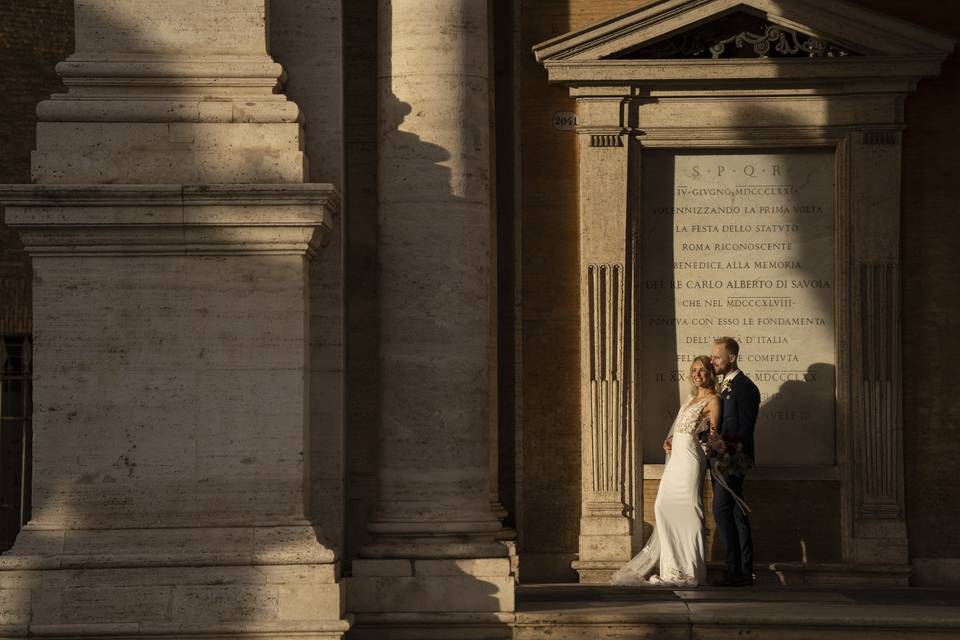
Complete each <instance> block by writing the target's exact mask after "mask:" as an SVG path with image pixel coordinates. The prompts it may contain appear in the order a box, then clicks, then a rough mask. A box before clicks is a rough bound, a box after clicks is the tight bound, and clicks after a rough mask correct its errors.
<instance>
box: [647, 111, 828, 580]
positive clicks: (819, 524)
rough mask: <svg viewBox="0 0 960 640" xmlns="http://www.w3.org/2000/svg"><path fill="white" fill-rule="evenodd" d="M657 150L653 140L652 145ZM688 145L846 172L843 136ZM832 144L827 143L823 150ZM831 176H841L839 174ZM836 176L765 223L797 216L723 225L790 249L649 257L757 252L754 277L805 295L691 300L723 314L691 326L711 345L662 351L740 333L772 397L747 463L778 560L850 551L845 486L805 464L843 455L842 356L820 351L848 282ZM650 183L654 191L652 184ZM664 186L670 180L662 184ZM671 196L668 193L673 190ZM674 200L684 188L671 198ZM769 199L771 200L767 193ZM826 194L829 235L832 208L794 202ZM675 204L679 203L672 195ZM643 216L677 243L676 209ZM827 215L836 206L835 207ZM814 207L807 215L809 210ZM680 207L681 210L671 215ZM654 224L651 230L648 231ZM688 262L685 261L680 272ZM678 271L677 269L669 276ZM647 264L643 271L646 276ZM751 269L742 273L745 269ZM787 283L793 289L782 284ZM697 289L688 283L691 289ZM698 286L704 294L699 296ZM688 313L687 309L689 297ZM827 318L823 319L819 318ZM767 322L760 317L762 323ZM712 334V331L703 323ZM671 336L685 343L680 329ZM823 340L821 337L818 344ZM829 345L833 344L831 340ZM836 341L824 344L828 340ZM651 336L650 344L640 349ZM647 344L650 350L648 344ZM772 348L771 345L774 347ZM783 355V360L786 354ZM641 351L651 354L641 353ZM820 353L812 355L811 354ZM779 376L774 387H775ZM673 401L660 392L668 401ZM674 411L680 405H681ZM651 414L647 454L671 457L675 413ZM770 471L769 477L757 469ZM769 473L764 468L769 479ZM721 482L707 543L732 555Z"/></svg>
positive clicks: (753, 500) (705, 313)
mask: <svg viewBox="0 0 960 640" xmlns="http://www.w3.org/2000/svg"><path fill="white" fill-rule="evenodd" d="M828 122H829V118H828V117H826V116H824V117H823V120H822V124H824V125H826V124H827V123H828ZM720 124H721V125H722V126H724V127H737V126H778V127H789V126H790V125H791V123H790V122H784V116H783V113H782V112H781V111H779V110H777V109H757V108H752V109H750V110H749V111H742V112H739V113H734V114H732V115H731V117H730V118H729V121H727V122H722V123H720ZM646 153H648V154H649V153H650V152H646ZM683 153H684V154H685V155H686V154H688V153H689V154H693V155H697V154H700V155H704V156H720V157H721V158H722V156H747V155H750V154H784V155H785V156H786V157H787V161H788V162H789V158H791V157H796V158H798V160H797V161H796V166H799V167H803V168H808V167H810V166H824V165H820V163H821V162H828V163H829V167H830V168H829V171H831V172H833V176H835V175H836V170H835V167H834V153H833V149H832V148H828V147H826V146H817V147H796V146H795V145H793V146H789V145H788V146H782V147H777V146H776V145H774V144H771V145H767V146H762V147H752V146H749V145H746V144H744V145H743V146H742V147H740V148H735V149H730V150H728V151H726V150H720V151H718V150H717V149H713V148H710V149H704V150H702V151H696V150H693V151H689V152H688V151H686V150H684V151H683ZM653 154H654V157H655V158H656V157H657V156H660V157H661V158H662V159H664V160H670V158H671V156H672V155H673V154H672V153H671V152H661V151H654V152H653ZM815 154H822V155H819V156H817V155H815ZM656 171H657V166H656V164H654V165H653V166H651V165H650V164H646V165H645V179H649V177H650V175H651V173H650V172H654V173H656ZM674 174H675V171H673V170H671V171H670V172H668V175H663V176H659V182H660V183H662V184H665V185H666V186H665V187H664V188H665V189H676V188H677V186H676V183H675V180H674ZM828 177H830V176H828ZM789 181H790V182H792V183H794V184H796V185H797V186H799V187H801V188H802V187H805V186H807V185H808V184H810V176H809V175H797V176H793V175H791V176H789ZM830 182H831V184H833V188H834V192H833V193H825V194H817V193H812V194H810V195H809V196H807V195H802V194H804V192H803V191H801V195H798V196H795V200H796V201H791V202H789V203H788V204H789V207H788V209H789V211H788V210H786V209H785V210H783V211H782V212H779V213H778V212H776V211H775V210H774V209H771V213H770V215H768V216H766V217H765V218H764V219H763V220H761V221H760V223H761V224H766V225H787V226H785V227H782V228H778V230H777V231H776V232H773V233H771V231H769V230H766V231H762V232H758V231H757V230H756V229H755V228H753V229H750V230H743V229H741V230H736V231H729V232H723V233H721V234H720V235H722V236H723V239H724V240H730V241H736V242H743V241H746V242H750V241H755V240H760V241H775V242H780V241H784V242H788V243H790V246H791V252H790V255H788V256H784V255H778V253H777V251H771V252H770V253H769V255H759V254H758V255H756V256H741V255H735V256H732V257H729V256H722V257H721V256H717V255H716V254H715V253H714V252H712V251H701V252H698V253H694V254H690V253H687V254H686V255H684V256H680V257H678V256H677V255H675V253H674V252H673V251H659V252H655V253H660V254H664V255H662V256H660V257H658V258H657V261H658V262H657V263H656V264H653V265H646V264H645V265H644V266H645V267H648V269H649V267H652V269H653V273H654V275H656V274H661V277H659V278H657V279H658V280H666V279H673V278H674V277H675V276H674V275H673V273H674V265H673V264H670V261H675V260H679V259H681V258H682V259H684V260H704V261H709V260H714V259H717V258H720V259H722V260H723V261H727V260H728V259H732V260H746V261H747V262H749V263H750V273H749V275H748V276H747V277H749V278H757V279H764V280H782V281H785V282H786V283H787V284H786V285H785V288H783V289H780V290H774V291H773V292H770V293H769V295H772V296H780V297H781V299H783V300H787V301H788V302H790V301H793V302H795V301H797V300H802V303H800V305H798V306H795V307H791V308H787V309H785V310H779V311H778V310H775V311H764V310H753V309H747V310H744V311H734V312H732V313H731V312H730V310H729V308H728V307H721V308H714V307H712V306H709V305H708V306H705V307H698V309H699V311H697V312H696V313H694V312H692V311H688V312H686V313H687V315H688V316H689V317H694V316H697V317H701V318H713V319H714V323H713V324H714V326H712V327H710V328H704V330H703V331H700V332H698V331H697V330H696V329H690V330H686V331H687V333H688V335H689V334H690V332H691V331H692V332H693V334H695V335H694V337H695V338H697V339H701V340H702V343H701V344H702V346H692V347H691V348H690V353H689V354H684V353H680V349H676V348H674V349H671V350H670V353H668V354H665V355H664V354H660V356H662V357H660V356H658V360H657V361H658V362H662V363H667V362H671V361H672V362H678V363H680V362H681V361H682V360H683V359H684V358H687V356H689V358H692V357H694V356H695V355H697V352H701V351H702V352H709V350H710V347H711V346H712V342H713V339H715V338H716V337H719V336H720V335H724V334H726V335H733V336H734V337H736V338H738V340H739V341H740V343H741V362H740V367H741V369H742V370H743V371H744V372H745V373H746V374H747V375H748V376H750V377H751V378H752V379H753V380H754V381H755V382H757V383H758V385H759V386H760V387H761V393H762V395H763V401H762V403H761V408H760V415H759V418H758V421H757V427H756V435H755V438H756V443H757V458H758V460H757V462H758V464H759V465H760V467H761V468H760V469H759V470H754V471H752V472H751V473H749V474H748V475H747V478H746V482H745V487H744V492H745V494H746V495H745V498H746V500H747V502H748V503H749V504H750V506H751V507H752V508H753V513H752V514H751V522H752V525H753V541H754V551H755V556H754V557H755V558H756V559H757V560H758V561H760V562H766V561H768V560H771V561H772V560H778V561H807V560H809V561H821V562H822V561H829V562H833V561H839V560H840V487H839V482H838V480H836V478H835V477H832V476H829V474H828V475H827V476H823V477H821V476H817V475H816V474H812V475H810V474H807V473H804V472H803V468H809V467H810V466H814V467H821V468H823V467H831V466H833V465H835V464H836V451H835V439H836V420H835V418H836V413H837V403H836V364H835V363H834V362H824V361H818V360H820V359H821V358H824V357H826V358H832V357H835V354H834V351H833V349H834V345H835V344H836V341H835V320H834V315H835V309H834V296H835V295H836V294H837V286H838V284H839V283H838V282H837V281H836V277H835V276H836V274H837V273H838V269H837V268H836V265H834V264H833V258H834V252H835V245H836V232H837V231H838V230H839V222H838V219H837V213H838V212H837V211H836V210H835V208H834V206H833V205H834V203H835V201H836V197H835V196H834V194H835V193H836V184H835V180H833V181H830ZM648 193H649V191H648ZM657 193H659V190H658V191H657ZM664 198H666V196H665V195H664ZM665 201H669V202H670V203H672V202H673V197H672V196H671V197H669V199H667V200H665ZM696 204H714V202H713V201H703V202H697V203H696ZM764 204H769V203H764ZM819 204H822V205H824V211H825V212H827V211H828V209H827V207H829V208H834V211H833V225H832V227H831V230H832V235H830V237H827V236H826V235H825V229H826V227H827V225H826V224H824V223H825V222H826V220H825V219H824V220H819V221H816V222H812V220H813V218H812V216H814V215H817V214H813V213H797V211H798V210H797V209H794V205H796V206H798V207H799V208H800V209H799V210H801V211H810V210H812V209H806V207H807V206H808V205H819ZM671 206H672V205H671ZM646 209H647V206H646V203H645V211H644V213H643V216H644V217H645V220H644V226H643V229H644V232H645V233H646V234H648V235H647V236H645V238H644V242H645V246H647V247H648V248H649V247H651V246H662V247H673V246H674V244H675V233H676V230H675V228H674V227H675V226H677V225H678V224H679V223H680V222H682V221H681V220H680V219H676V220H672V219H671V220H668V221H667V222H665V223H662V221H658V218H657V216H655V215H653V214H651V213H650V212H649V211H647V210H646ZM824 215H825V214H824ZM805 216H806V217H805ZM664 217H668V218H672V217H673V216H664ZM650 218H652V219H653V224H652V225H651V224H649V223H648V219H650ZM695 222H697V223H698V224H700V223H712V222H713V221H711V220H706V219H702V220H697V221H695ZM743 222H745V223H752V224H753V226H754V227H756V226H757V225H756V222H755V221H748V220H744V221H743ZM740 223H741V221H739V220H732V219H731V220H723V221H722V224H721V223H717V224H720V225H721V227H722V225H723V224H728V225H729V224H740ZM649 234H652V235H649ZM705 238H706V240H708V241H709V242H713V241H714V240H716V239H719V238H718V237H717V234H716V233H712V235H707V236H705ZM650 255H652V254H651V252H649V251H648V252H646V253H645V256H644V258H647V259H649V256H650ZM764 263H784V264H780V265H777V266H776V267H771V266H766V265H765V264H764ZM831 265H832V267H833V268H832V271H830V273H829V274H826V275H825V274H824V273H823V272H824V268H825V267H830V266H831ZM678 273H681V272H678ZM667 274H669V278H668V277H667ZM682 275H683V278H684V279H689V280H698V281H713V280H722V281H724V289H722V290H721V292H722V293H723V294H724V296H728V295H730V296H732V295H737V296H741V295H742V296H761V295H767V293H768V292H765V291H763V292H755V291H756V290H754V291H747V292H745V293H739V292H731V291H728V290H726V281H727V280H729V279H731V278H732V277H733V276H732V274H724V273H723V270H722V269H721V270H713V271H700V272H697V271H688V272H686V273H683V274H682ZM647 277H648V276H646V275H645V276H642V279H643V281H646V280H647ZM740 277H741V276H740V275H739V274H737V275H736V278H737V279H739V278H740ZM812 280H829V281H830V284H829V286H824V287H819V286H818V287H814V288H807V285H808V284H809V282H810V281H812ZM781 291H783V292H781ZM657 293H658V295H661V296H662V297H664V300H666V301H667V304H669V303H671V302H672V303H673V306H672V307H667V306H663V302H662V301H658V306H661V308H677V307H676V300H677V294H678V292H675V291H673V290H672V289H669V288H668V289H665V290H664V291H657ZM684 297H686V298H690V297H691V296H690V294H689V292H687V293H686V295H685V296H684ZM693 297H698V296H693ZM718 297H720V296H718V295H716V294H715V293H714V292H707V293H704V294H703V295H702V296H699V298H700V299H701V301H702V302H703V303H704V304H707V301H708V300H713V299H716V298H718ZM678 314H681V315H682V314H684V311H683V310H682V309H681V310H679V311H678ZM727 317H739V318H740V319H741V324H740V325H739V326H737V325H729V324H728V325H727V326H725V327H717V326H716V324H717V323H716V320H717V319H719V318H727ZM762 317H772V318H783V319H785V320H788V321H792V320H793V319H800V320H804V321H805V322H806V319H813V320H814V323H813V325H814V326H813V327H812V328H810V329H801V330H799V331H797V330H794V329H790V328H778V327H779V325H770V328H758V329H751V328H750V327H751V326H758V325H759V322H758V319H759V318H762ZM821 319H822V320H823V324H822V325H820V324H818V322H819V320H821ZM743 320H746V321H748V322H750V323H751V324H750V325H748V326H746V327H745V326H743V323H742V321H743ZM754 323H756V324H754ZM804 331H806V332H808V333H807V335H808V337H804V333H803V332H804ZM809 332H815V335H814V337H815V339H810V338H809V335H811V334H810V333H809ZM701 334H702V335H701ZM758 336H767V337H769V338H772V339H774V340H779V339H781V338H785V341H782V342H780V343H765V342H764V341H762V340H758V339H757V338H758ZM670 344H672V345H676V344H677V342H676V340H674V341H673V342H672V343H670ZM817 345H819V346H817ZM824 345H827V347H824ZM825 348H826V349H827V350H828V352H825V351H824V349H825ZM642 349H643V346H641V350H642ZM641 353H642V352H641ZM768 356H769V357H768ZM780 356H783V360H781V361H778V360H777V359H778V358H779V357H780ZM641 357H643V356H642V355H641ZM689 358H687V362H686V363H683V364H681V365H680V366H678V369H679V372H680V373H681V374H684V375H685V374H686V366H684V365H685V364H687V363H688V362H689ZM811 361H812V362H811ZM644 382H645V390H644V393H645V394H646V393H651V392H654V393H659V392H658V391H656V389H657V388H658V387H662V386H663V385H649V381H648V380H646V379H645V380H644ZM771 386H773V387H775V388H776V391H773V392H772V393H771V392H769V391H767V392H765V393H764V389H765V388H766V389H770V388H771ZM665 392H666V393H667V395H668V397H673V394H674V389H672V388H668V389H666V391H665ZM662 405H663V403H662V402H659V400H658V401H657V406H662ZM674 411H675V409H674ZM648 425H650V423H647V424H644V425H643V430H644V442H645V449H646V450H647V451H657V452H658V455H657V456H656V459H655V460H651V459H650V458H648V459H647V462H660V461H662V459H663V458H662V454H660V453H659V443H660V441H661V440H662V433H663V431H664V430H665V428H666V426H669V425H660V424H659V423H658V424H654V425H652V427H653V429H654V431H655V432H654V433H651V432H650V431H649V430H648ZM791 467H796V468H798V471H797V472H796V473H793V472H791V471H790V470H789V469H790V468H791ZM764 468H766V469H771V468H776V469H784V472H783V473H777V474H776V475H774V474H772V472H769V471H767V470H766V469H764ZM758 476H759V477H758ZM761 478H762V479H761ZM654 498H655V493H653V494H652V495H648V496H647V499H646V500H645V502H646V503H647V505H648V506H649V509H648V511H649V512H650V514H649V515H647V513H646V512H645V516H647V517H646V518H645V519H646V520H647V522H645V523H644V529H645V530H646V529H648V528H650V527H651V525H652V521H651V516H652V515H653V514H652V504H653V499H654ZM711 499H712V495H711V492H710V491H709V487H708V491H707V495H706V500H707V502H706V503H705V505H704V507H705V514H706V519H707V525H708V528H709V532H708V536H709V537H708V548H709V549H710V554H709V555H710V557H712V559H713V560H715V561H722V559H723V548H722V545H721V544H720V540H719V539H718V538H719V537H718V536H716V535H714V529H713V517H712V513H711V511H712V509H711V504H710V501H711Z"/></svg>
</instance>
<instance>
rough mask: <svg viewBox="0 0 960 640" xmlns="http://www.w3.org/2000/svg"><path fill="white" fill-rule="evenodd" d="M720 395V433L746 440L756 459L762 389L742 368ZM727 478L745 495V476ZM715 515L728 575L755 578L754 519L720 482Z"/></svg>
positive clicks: (746, 450)
mask: <svg viewBox="0 0 960 640" xmlns="http://www.w3.org/2000/svg"><path fill="white" fill-rule="evenodd" d="M728 375H729V374H728ZM720 399H721V401H722V414H721V419H720V429H719V431H720V434H721V435H723V436H726V437H728V438H732V439H734V440H737V441H739V442H742V443H743V452H744V453H746V454H747V455H748V456H750V460H754V459H755V458H754V449H753V431H754V427H756V424H757V413H758V412H759V411H760V390H759V389H757V385H755V384H754V383H753V381H752V380H751V379H750V378H748V377H747V376H746V374H744V373H743V371H741V372H739V373H738V374H737V375H736V376H735V377H734V378H733V379H732V380H731V381H730V385H729V386H728V387H726V388H724V389H723V390H722V391H721V393H720ZM723 479H724V480H726V482H727V484H728V485H729V486H730V488H731V489H733V491H734V492H736V493H737V495H739V496H740V497H743V480H744V477H743V476H741V475H730V474H726V475H724V476H723ZM713 519H714V521H715V522H716V525H717V531H718V532H719V533H720V539H721V540H722V541H723V546H724V549H725V551H726V561H727V575H728V576H729V577H730V578H731V579H733V580H738V581H740V580H743V581H748V580H750V579H752V576H753V539H752V538H751V536H750V521H749V520H748V519H747V515H746V514H745V513H743V512H742V511H741V510H740V508H739V507H738V506H737V504H736V502H735V501H734V499H733V496H731V495H730V493H729V492H728V491H727V490H726V489H724V488H723V487H721V486H719V485H718V484H717V483H716V482H714V483H713Z"/></svg>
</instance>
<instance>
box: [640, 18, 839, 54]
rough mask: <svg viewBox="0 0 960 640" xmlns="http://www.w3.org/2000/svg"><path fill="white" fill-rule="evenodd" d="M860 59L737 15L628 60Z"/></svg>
mask: <svg viewBox="0 0 960 640" xmlns="http://www.w3.org/2000/svg"><path fill="white" fill-rule="evenodd" d="M849 55H858V54H857V53H856V52H854V51H851V50H849V49H847V48H845V47H843V46H840V45H838V44H835V43H832V42H829V41H827V40H825V39H823V38H819V37H816V36H811V35H807V34H804V33H800V32H799V31H795V30H793V29H788V28H787V27H784V26H781V25H776V24H770V23H768V22H766V21H765V20H764V19H762V18H760V17H758V16H754V15H750V14H747V13H742V12H741V13H735V14H732V15H729V16H726V17H724V18H721V19H720V20H716V21H714V22H711V23H709V24H706V25H703V26H701V27H698V28H697V29H693V30H690V31H685V32H683V33H680V34H678V35H675V36H674V37H672V38H669V39H667V40H662V41H660V42H657V43H655V44H652V45H649V46H646V47H643V48H641V49H638V50H636V51H633V52H631V53H630V54H628V55H626V56H624V57H626V58H634V59H638V58H645V59H646V58H649V59H670V58H708V57H709V58H713V59H718V58H744V57H746V58H749V57H755V58H773V57H776V58H792V57H798V58H834V57H843V56H849Z"/></svg>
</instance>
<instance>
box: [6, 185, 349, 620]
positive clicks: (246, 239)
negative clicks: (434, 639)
mask: <svg viewBox="0 0 960 640" xmlns="http://www.w3.org/2000/svg"><path fill="white" fill-rule="evenodd" d="M2 198H3V200H4V202H5V203H6V216H5V217H6V223H7V224H8V225H9V226H10V227H12V228H13V229H15V230H17V231H18V232H19V234H20V236H21V238H22V240H23V242H24V245H25V247H26V249H27V251H28V252H29V254H30V255H31V257H32V258H33V264H34V273H35V280H34V332H35V333H34V335H35V342H36V344H35V356H34V363H35V370H36V376H35V380H34V499H33V519H32V520H31V521H30V523H29V524H28V525H27V526H26V527H25V529H24V530H23V532H22V533H21V534H20V537H19V538H18V540H17V543H16V545H15V546H14V548H13V550H12V552H11V553H10V554H9V555H6V556H4V557H3V558H2V559H0V573H2V574H3V580H4V586H6V584H7V583H6V581H7V580H8V579H9V576H11V575H12V576H13V577H14V578H15V579H17V580H20V581H22V582H23V583H24V586H25V587H31V589H25V590H24V591H23V592H22V593H21V597H23V598H24V601H23V602H19V603H14V606H12V607H10V608H9V609H8V610H5V613H4V614H3V615H4V617H5V618H6V619H2V618H0V619H2V621H3V622H4V623H9V624H14V625H27V624H29V629H30V631H31V632H32V633H50V634H53V635H71V636H72V635H74V634H82V633H84V629H87V628H94V629H97V630H98V631H97V632H98V633H107V632H111V633H116V632H118V630H119V631H120V632H122V633H126V634H131V635H136V634H153V633H156V634H161V635H163V634H171V635H177V636H179V637H182V636H183V635H184V634H188V635H189V634H192V633H207V632H218V633H221V632H225V631H227V630H229V629H233V631H232V632H233V633H236V634H237V635H240V631H239V630H238V629H239V627H245V626H246V625H248V624H249V625H250V628H251V629H262V630H263V631H266V632H271V633H281V632H282V633H288V632H291V631H298V632H301V631H309V632H311V633H313V634H314V635H316V636H317V637H331V638H332V637H339V635H340V634H341V633H342V632H343V631H344V630H345V629H346V624H345V623H344V622H342V621H341V620H340V618H341V613H342V598H341V595H340V589H341V585H339V584H337V573H338V569H337V564H336V563H335V558H334V553H333V551H331V550H330V549H328V548H327V547H325V546H324V545H323V543H322V532H319V531H317V530H315V528H314V527H313V526H312V525H311V523H310V521H309V520H308V519H307V514H306V513H305V510H304V504H305V492H304V485H305V483H306V482H307V481H308V478H307V477H306V474H305V470H304V469H305V459H304V448H303V443H304V441H305V438H307V436H308V415H307V410H306V407H307V389H308V387H307V384H308V375H307V365H306V363H307V357H308V353H307V345H308V342H307V340H306V335H307V333H306V332H307V329H308V323H307V320H308V317H309V316H308V308H307V307H308V304H307V277H306V276H307V266H308V264H307V262H308V257H309V255H310V254H312V253H313V251H314V249H315V248H316V247H317V245H318V243H319V241H320V236H321V235H322V234H321V233H320V231H321V230H322V229H323V228H324V227H325V226H326V220H327V219H328V216H329V215H330V211H331V209H332V207H335V206H336V202H337V197H336V194H335V192H334V191H333V190H332V188H330V187H328V186H323V185H279V186H273V185H268V186H234V185H228V186H220V187H217V186H211V185H205V186H185V187H181V186H162V187H141V186H136V187H131V186H76V187H64V186H25V187H11V188H8V189H6V190H5V191H4V192H3V194H2ZM318 537H319V538H320V540H321V541H318ZM11 570H13V571H14V572H13V573H12V574H10V573H8V572H9V571H11ZM91 625H92V626H91Z"/></svg>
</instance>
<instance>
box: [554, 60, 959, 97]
mask: <svg viewBox="0 0 960 640" xmlns="http://www.w3.org/2000/svg"><path fill="white" fill-rule="evenodd" d="M940 62H941V59H940V58H939V57H931V56H899V57H890V58H877V57H872V56H862V57H851V58H828V59H822V60H804V59H786V60H785V59H777V60H764V59H758V60H744V59H730V60H589V61H574V60H547V61H545V62H544V67H546V69H547V74H548V78H549V80H550V81H551V82H563V83H567V84H570V85H573V86H585V85H594V86H602V85H610V84H624V85H629V86H643V87H646V88H650V87H653V86H664V85H679V84H681V83H686V84H688V85H689V84H692V83H696V84H697V85H698V86H712V87H717V86H723V85H731V86H737V87H741V88H742V87H744V86H759V85H792V86H796V85H797V84H810V85H814V84H822V83H848V84H849V86H848V87H847V88H848V89H849V90H850V91H851V92H856V87H857V85H858V84H861V83H863V84H864V85H865V86H868V87H871V88H872V87H875V86H876V84H877V82H876V81H878V80H880V81H882V82H883V83H884V84H891V83H893V84H899V85H900V86H898V87H895V88H894V89H893V90H894V91H909V89H910V85H912V84H913V83H915V82H916V81H918V80H920V79H921V78H927V77H934V76H936V75H938V74H939V73H940ZM904 81H906V82H907V85H904V84H903V82H904ZM888 90H889V89H888Z"/></svg>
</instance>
